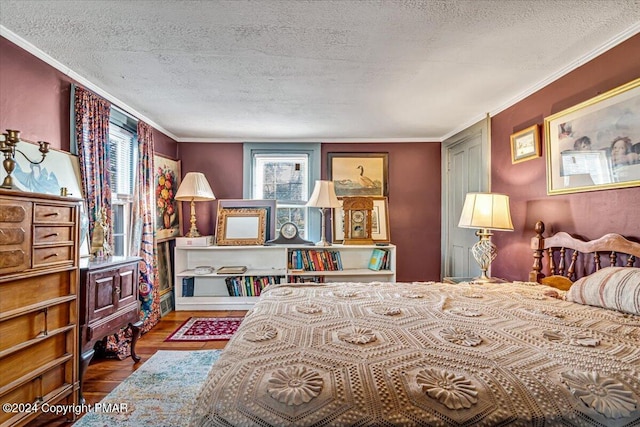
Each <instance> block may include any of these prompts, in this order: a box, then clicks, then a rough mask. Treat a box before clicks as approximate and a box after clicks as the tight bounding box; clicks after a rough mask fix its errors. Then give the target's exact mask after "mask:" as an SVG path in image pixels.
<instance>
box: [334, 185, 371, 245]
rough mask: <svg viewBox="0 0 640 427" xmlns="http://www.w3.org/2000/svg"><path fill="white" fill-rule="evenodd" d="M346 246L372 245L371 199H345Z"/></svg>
mask: <svg viewBox="0 0 640 427" xmlns="http://www.w3.org/2000/svg"><path fill="white" fill-rule="evenodd" d="M342 200H343V203H342V209H343V211H344V242H343V243H344V244H345V245H371V244H373V239H372V238H371V217H372V212H373V199H371V198H370V197H344V198H343V199H342Z"/></svg>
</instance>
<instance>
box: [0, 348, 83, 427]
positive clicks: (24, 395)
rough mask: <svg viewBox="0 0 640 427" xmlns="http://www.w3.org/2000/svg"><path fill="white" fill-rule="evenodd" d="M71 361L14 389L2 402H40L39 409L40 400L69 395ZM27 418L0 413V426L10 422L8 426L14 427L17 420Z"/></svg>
mask: <svg viewBox="0 0 640 427" xmlns="http://www.w3.org/2000/svg"><path fill="white" fill-rule="evenodd" d="M71 363H72V361H71V360H69V361H67V362H65V363H63V364H61V365H57V366H54V367H53V368H51V369H49V370H48V371H46V372H45V373H44V374H42V376H41V377H36V378H33V379H32V380H30V381H28V382H26V383H24V384H21V385H20V386H18V387H16V388H15V389H13V390H11V391H10V392H9V393H7V394H6V395H4V396H2V402H3V403H4V402H6V403H34V402H36V401H40V402H39V403H40V405H39V406H40V407H41V406H42V403H43V402H42V399H44V401H47V400H49V398H51V397H56V396H58V395H60V394H61V393H62V394H71V393H72V392H73V385H72V384H70V383H69V381H68V378H69V372H71V369H72V366H71ZM27 416H29V414H27V413H24V412H22V413H18V414H15V413H11V412H5V411H0V424H2V425H4V424H3V423H5V422H7V421H8V420H11V422H9V423H7V424H8V425H14V424H16V423H17V422H18V420H19V419H22V418H26V417H27Z"/></svg>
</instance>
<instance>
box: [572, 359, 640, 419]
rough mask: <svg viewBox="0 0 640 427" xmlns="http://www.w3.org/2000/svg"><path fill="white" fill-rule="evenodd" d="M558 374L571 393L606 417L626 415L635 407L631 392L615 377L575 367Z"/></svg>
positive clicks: (622, 416)
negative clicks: (582, 370)
mask: <svg viewBox="0 0 640 427" xmlns="http://www.w3.org/2000/svg"><path fill="white" fill-rule="evenodd" d="M560 375H561V376H562V379H563V380H564V382H565V384H566V385H567V387H568V388H569V390H570V391H571V394H573V395H574V396H575V397H577V398H578V399H580V400H581V401H582V402H583V403H584V404H585V405H587V406H589V407H591V408H593V409H594V410H596V411H597V412H599V413H601V414H602V415H604V416H605V417H607V418H624V417H628V416H629V415H631V412H632V411H634V410H635V409H636V406H637V403H636V401H635V399H634V398H633V394H632V393H631V392H630V391H629V390H627V389H626V387H625V386H624V385H623V384H622V383H620V382H618V380H617V379H615V378H611V377H605V376H600V374H599V373H598V372H580V371H576V370H575V369H574V370H571V371H567V372H563V373H562V374H560Z"/></svg>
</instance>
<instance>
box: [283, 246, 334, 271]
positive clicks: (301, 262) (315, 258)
mask: <svg viewBox="0 0 640 427" xmlns="http://www.w3.org/2000/svg"><path fill="white" fill-rule="evenodd" d="M288 267H289V269H290V270H304V271H337V270H342V260H341V259H340V252H339V251H331V250H322V249H292V250H290V251H289V255H288Z"/></svg>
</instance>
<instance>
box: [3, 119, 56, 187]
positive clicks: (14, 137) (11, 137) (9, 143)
mask: <svg viewBox="0 0 640 427" xmlns="http://www.w3.org/2000/svg"><path fill="white" fill-rule="evenodd" d="M2 136H4V140H2V141H0V152H2V154H4V160H3V161H2V166H4V170H5V171H6V172H7V176H5V177H4V181H3V182H2V185H0V188H7V189H10V190H15V189H17V187H16V186H15V185H14V183H13V177H12V176H11V173H13V171H14V169H15V168H16V151H17V152H18V153H20V154H22V155H23V156H24V158H25V159H27V161H28V162H29V163H31V164H32V165H39V164H40V163H42V162H43V161H44V158H45V157H46V155H47V153H48V152H49V143H48V142H46V141H38V145H39V146H40V148H39V151H40V153H42V158H41V159H40V161H38V162H35V161H33V160H31V159H30V158H28V157H27V155H26V154H24V153H23V152H22V151H20V150H18V149H17V148H16V146H17V145H18V143H19V142H20V141H21V140H20V131H19V130H12V129H7V132H6V133H3V134H2Z"/></svg>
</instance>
